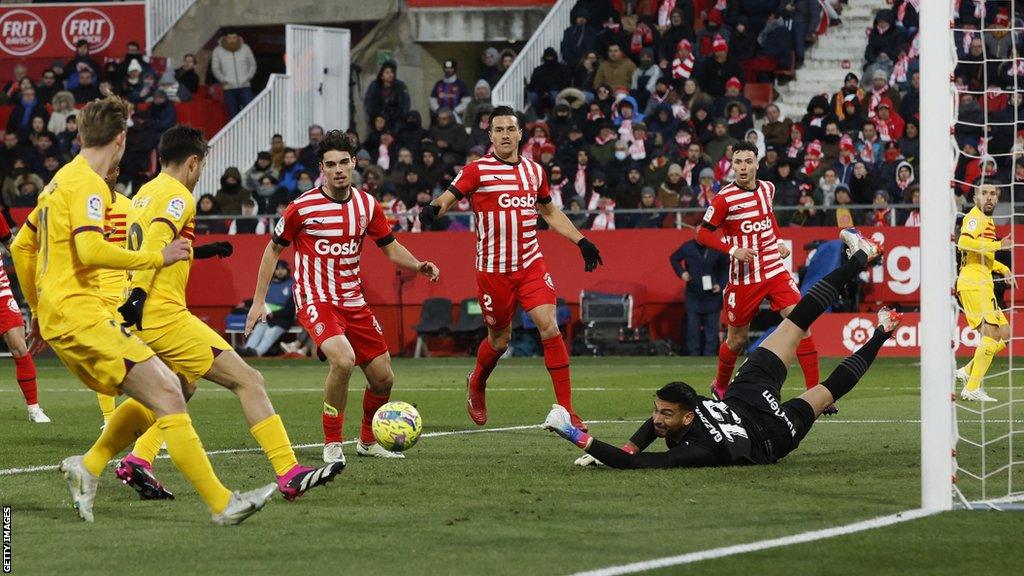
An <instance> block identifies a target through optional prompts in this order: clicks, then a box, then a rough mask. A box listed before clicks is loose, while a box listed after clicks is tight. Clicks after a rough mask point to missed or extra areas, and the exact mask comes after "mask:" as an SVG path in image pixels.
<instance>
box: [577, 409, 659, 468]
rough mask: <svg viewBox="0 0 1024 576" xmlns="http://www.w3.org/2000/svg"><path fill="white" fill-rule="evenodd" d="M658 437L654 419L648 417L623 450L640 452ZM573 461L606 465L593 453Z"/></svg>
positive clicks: (629, 452) (578, 463) (583, 463)
mask: <svg viewBox="0 0 1024 576" xmlns="http://www.w3.org/2000/svg"><path fill="white" fill-rule="evenodd" d="M657 437H658V435H657V434H655V433H654V420H653V419H651V418H648V419H647V421H646V422H644V423H643V424H641V425H640V428H638V429H637V431H636V432H634V433H633V436H632V437H630V439H629V442H626V443H625V444H623V445H622V451H623V452H626V453H628V454H636V453H638V452H643V451H644V450H645V449H647V447H648V446H650V445H651V442H654V440H655V439H656V438H657ZM573 463H574V464H576V465H577V466H594V465H598V466H601V465H604V462H601V461H600V460H598V459H597V458H596V457H594V456H592V455H591V454H584V455H583V456H580V457H579V458H577V459H576V461H575V462H573Z"/></svg>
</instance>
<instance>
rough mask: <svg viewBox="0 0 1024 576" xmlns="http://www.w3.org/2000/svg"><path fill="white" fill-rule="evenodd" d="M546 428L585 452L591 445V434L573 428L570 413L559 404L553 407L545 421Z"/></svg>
mask: <svg viewBox="0 0 1024 576" xmlns="http://www.w3.org/2000/svg"><path fill="white" fill-rule="evenodd" d="M544 427H545V428H547V429H548V430H551V431H552V432H554V433H555V434H558V435H559V436H561V437H562V438H565V439H566V440H568V441H569V442H572V443H573V444H575V445H576V446H578V447H580V448H582V449H584V450H586V449H587V446H589V445H590V434H587V433H586V432H584V431H583V430H580V429H579V428H577V427H575V426H573V425H572V418H571V417H570V416H569V411H568V410H566V409H565V408H563V407H561V406H559V405H558V404H553V405H552V406H551V412H548V417H547V418H545V419H544Z"/></svg>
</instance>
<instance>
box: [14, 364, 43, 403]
mask: <svg viewBox="0 0 1024 576" xmlns="http://www.w3.org/2000/svg"><path fill="white" fill-rule="evenodd" d="M14 374H15V376H16V377H17V378H18V387H20V388H21V393H22V394H23V395H24V396H25V404H28V405H29V406H31V405H33V404H38V403H39V391H38V390H37V388H36V363H35V362H33V361H32V356H31V355H30V354H25V355H24V356H21V357H20V358H15V359H14Z"/></svg>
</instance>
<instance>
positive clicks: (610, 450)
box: [585, 438, 718, 469]
mask: <svg viewBox="0 0 1024 576" xmlns="http://www.w3.org/2000/svg"><path fill="white" fill-rule="evenodd" d="M585 450H586V451H587V454H590V455H591V456H593V457H594V458H597V459H598V460H600V461H601V462H603V463H604V464H605V465H606V466H608V467H609V468H619V469H637V468H702V467H707V466H715V465H717V464H718V461H717V460H716V458H715V455H714V454H712V453H711V452H710V451H709V450H707V449H706V448H702V447H700V446H695V445H689V444H680V445H679V446H676V447H675V448H673V449H671V450H669V451H668V452H654V453H650V454H642V453H637V454H630V453H629V452H626V451H625V450H622V449H620V448H616V447H615V446H612V445H611V444H607V443H605V442H602V441H600V440H598V439H596V438H591V439H590V444H589V445H588V446H587V447H586V448H585Z"/></svg>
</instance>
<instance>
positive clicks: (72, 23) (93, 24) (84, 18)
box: [60, 8, 114, 53]
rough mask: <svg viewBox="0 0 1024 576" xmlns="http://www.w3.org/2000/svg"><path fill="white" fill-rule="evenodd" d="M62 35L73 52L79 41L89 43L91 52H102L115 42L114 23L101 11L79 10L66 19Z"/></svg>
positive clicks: (61, 29)
mask: <svg viewBox="0 0 1024 576" xmlns="http://www.w3.org/2000/svg"><path fill="white" fill-rule="evenodd" d="M60 34H61V37H62V38H63V40H64V45H65V46H67V47H68V49H69V50H71V51H72V52H74V50H75V43H76V42H78V41H79V40H85V41H86V42H88V43H89V51H90V52H93V53H95V52H101V51H103V50H104V49H106V47H107V46H110V43H111V42H113V41H114V23H113V22H111V21H110V18H109V17H108V16H107V15H106V14H104V13H103V12H100V11H99V10H96V9H93V8H79V9H78V10H75V11H74V12H72V13H71V14H68V16H67V18H65V19H64V24H62V25H61V27H60Z"/></svg>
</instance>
